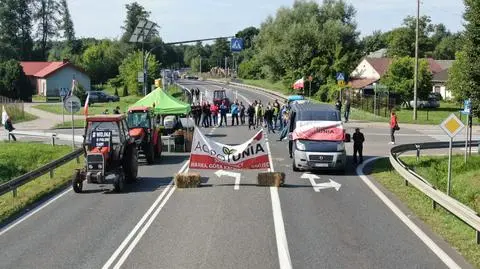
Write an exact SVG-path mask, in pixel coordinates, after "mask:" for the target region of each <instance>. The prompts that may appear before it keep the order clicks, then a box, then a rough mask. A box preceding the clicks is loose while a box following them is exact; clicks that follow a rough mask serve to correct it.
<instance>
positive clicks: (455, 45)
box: [433, 34, 463, 60]
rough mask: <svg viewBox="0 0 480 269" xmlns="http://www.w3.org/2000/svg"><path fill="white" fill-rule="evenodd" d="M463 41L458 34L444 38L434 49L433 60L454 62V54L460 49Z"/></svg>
mask: <svg viewBox="0 0 480 269" xmlns="http://www.w3.org/2000/svg"><path fill="white" fill-rule="evenodd" d="M462 45H463V41H462V37H461V36H460V34H455V35H450V36H447V37H444V38H443V39H442V40H441V41H440V43H438V44H437V46H436V47H435V51H434V52H433V58H435V59H438V60H454V59H455V54H456V53H457V52H458V51H460V50H461V49H462Z"/></svg>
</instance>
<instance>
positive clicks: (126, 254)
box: [113, 186, 177, 269]
mask: <svg viewBox="0 0 480 269" xmlns="http://www.w3.org/2000/svg"><path fill="white" fill-rule="evenodd" d="M176 188H177V187H175V186H173V188H171V189H170V192H169V193H168V195H167V197H165V199H164V200H163V202H162V203H161V204H160V206H159V207H158V208H157V210H155V213H153V215H152V216H151V217H150V219H149V220H148V222H147V224H145V226H143V228H142V230H141V231H140V232H139V233H138V234H137V236H136V237H135V239H133V241H132V243H131V244H130V245H129V246H128V248H127V250H125V252H124V253H123V255H122V257H120V259H119V260H118V262H117V264H115V266H114V267H113V268H114V269H118V268H120V267H121V266H122V265H123V263H124V262H125V260H126V259H127V258H128V256H129V255H130V253H131V252H132V250H133V249H134V248H135V246H136V245H137V244H138V242H139V241H140V239H142V237H143V235H144V234H145V232H146V231H147V230H148V228H150V225H152V223H153V221H154V220H155V218H157V216H158V214H159V213H160V211H161V210H162V208H163V207H164V206H165V204H166V203H167V201H168V199H170V196H172V194H173V192H174V191H175V189H176Z"/></svg>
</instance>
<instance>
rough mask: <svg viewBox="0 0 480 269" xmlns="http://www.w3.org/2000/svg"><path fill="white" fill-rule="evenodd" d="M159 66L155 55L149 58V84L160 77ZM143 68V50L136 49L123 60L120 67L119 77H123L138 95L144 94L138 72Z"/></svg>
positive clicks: (131, 90)
mask: <svg viewBox="0 0 480 269" xmlns="http://www.w3.org/2000/svg"><path fill="white" fill-rule="evenodd" d="M158 66H159V63H158V62H157V60H156V58H155V56H154V55H152V56H150V57H149V58H148V70H147V72H148V82H147V83H148V84H151V83H153V81H154V79H155V78H157V77H158V75H159V72H158ZM142 70H143V61H142V52H141V51H135V52H132V53H130V54H128V56H127V57H126V58H125V59H124V60H123V62H122V64H121V65H120V67H119V71H120V73H119V77H120V78H121V79H122V81H123V83H124V85H126V86H127V87H128V90H129V91H130V92H135V93H136V94H137V95H141V94H142V87H141V84H140V83H138V80H137V79H138V76H137V75H138V72H140V71H142Z"/></svg>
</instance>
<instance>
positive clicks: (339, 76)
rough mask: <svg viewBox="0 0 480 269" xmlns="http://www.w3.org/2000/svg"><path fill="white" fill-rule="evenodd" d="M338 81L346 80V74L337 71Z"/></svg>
mask: <svg viewBox="0 0 480 269" xmlns="http://www.w3.org/2000/svg"><path fill="white" fill-rule="evenodd" d="M337 81H345V74H344V73H337Z"/></svg>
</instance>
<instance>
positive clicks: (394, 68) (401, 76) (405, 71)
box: [381, 57, 432, 105]
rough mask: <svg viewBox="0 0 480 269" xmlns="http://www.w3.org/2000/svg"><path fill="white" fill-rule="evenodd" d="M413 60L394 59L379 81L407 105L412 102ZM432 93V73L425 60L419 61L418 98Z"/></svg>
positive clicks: (404, 58) (406, 58) (409, 58)
mask: <svg viewBox="0 0 480 269" xmlns="http://www.w3.org/2000/svg"><path fill="white" fill-rule="evenodd" d="M414 68H415V60H414V59H413V58H411V57H402V58H395V59H394V60H393V62H392V64H391V65H390V67H389V68H388V71H387V73H386V74H385V76H384V77H383V78H382V79H381V83H382V84H384V85H385V86H387V87H388V89H389V90H390V92H394V93H397V94H399V95H400V98H401V99H402V100H403V102H405V103H406V104H407V105H409V104H410V101H411V100H413V86H414V85H413V84H414ZM431 91H432V73H431V71H430V67H429V64H428V61H427V60H424V59H423V60H420V61H419V69H418V90H417V94H418V98H420V99H424V98H427V97H428V94H429V93H430V92H431Z"/></svg>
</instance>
